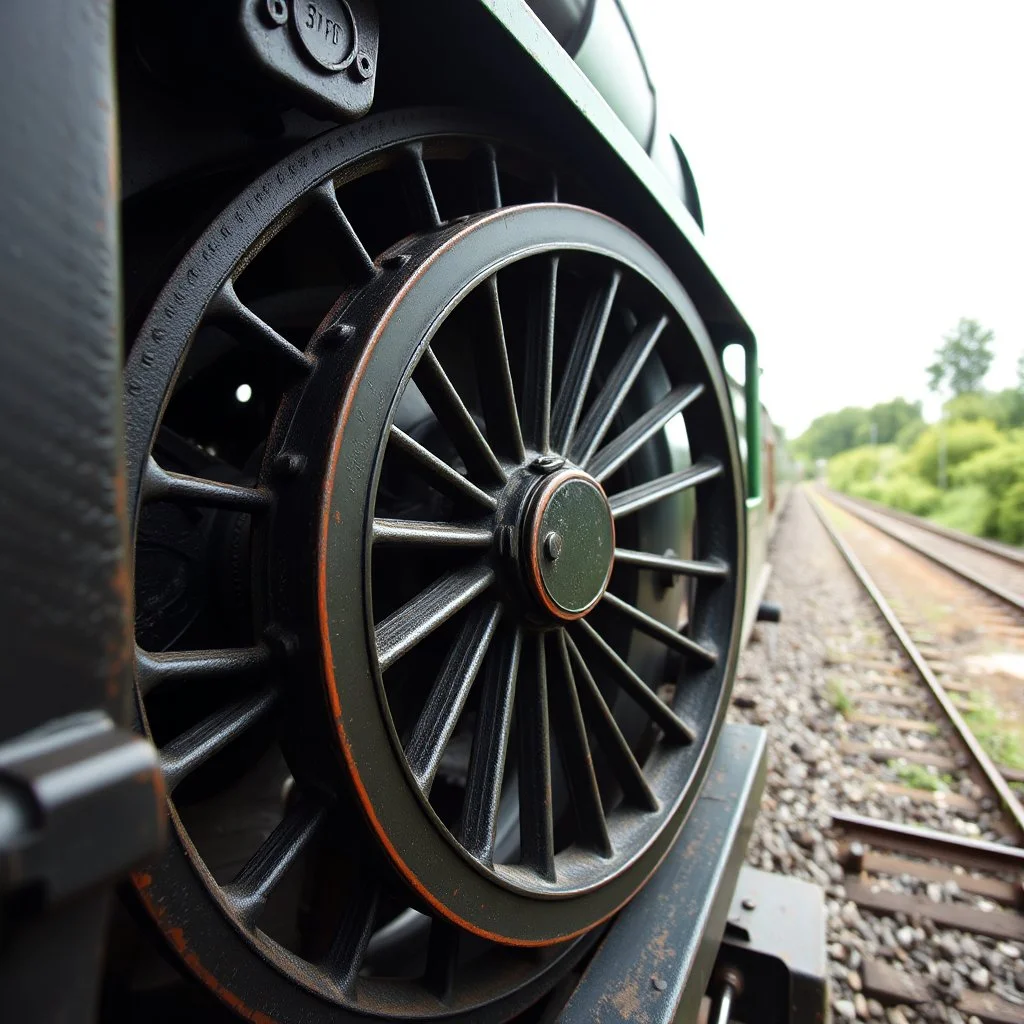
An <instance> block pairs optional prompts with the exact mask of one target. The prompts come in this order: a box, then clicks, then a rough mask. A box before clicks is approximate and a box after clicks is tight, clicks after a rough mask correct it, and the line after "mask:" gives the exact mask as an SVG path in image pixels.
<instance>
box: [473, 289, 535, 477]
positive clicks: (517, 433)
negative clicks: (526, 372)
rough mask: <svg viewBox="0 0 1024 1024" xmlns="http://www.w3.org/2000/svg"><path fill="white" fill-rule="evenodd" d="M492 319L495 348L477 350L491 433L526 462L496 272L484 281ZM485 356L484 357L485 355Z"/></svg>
mask: <svg viewBox="0 0 1024 1024" xmlns="http://www.w3.org/2000/svg"><path fill="white" fill-rule="evenodd" d="M482 287H483V289H484V292H485V299H486V301H487V304H488V307H489V311H490V319H491V328H492V329H491V345H492V347H491V348H487V347H486V346H483V345H481V347H480V349H479V350H478V352H477V379H478V381H479V386H480V396H481V401H482V403H483V409H484V421H485V422H486V424H487V436H488V437H489V438H490V439H491V441H492V442H493V444H494V445H495V447H497V449H498V450H499V451H500V452H501V453H502V454H504V455H506V456H507V457H508V458H510V459H513V460H514V461H516V462H522V461H523V460H524V459H525V458H526V451H525V449H524V448H523V434H522V430H521V429H520V426H519V410H518V408H517V407H516V393H515V388H514V387H513V385H512V368H511V366H510V365H509V361H508V348H507V346H506V344H505V322H504V320H503V319H502V316H501V299H500V296H499V295H498V275H497V274H492V275H491V276H490V277H489V278H488V279H487V280H486V281H485V282H484V284H483V286H482ZM481 357H483V358H481Z"/></svg>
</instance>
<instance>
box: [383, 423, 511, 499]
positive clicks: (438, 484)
mask: <svg viewBox="0 0 1024 1024" xmlns="http://www.w3.org/2000/svg"><path fill="white" fill-rule="evenodd" d="M390 440H391V443H392V444H394V446H395V450H396V451H397V452H399V453H400V454H401V455H402V456H403V457H404V458H405V460H406V461H407V462H408V463H410V464H411V465H412V466H413V467H414V468H415V469H417V470H419V471H420V473H421V474H422V476H423V478H424V479H425V480H426V482H427V483H428V484H430V486H431V487H433V488H434V489H435V490H436V491H439V492H440V493H441V494H445V495H447V496H448V497H449V498H453V499H454V500H456V501H464V500H469V501H472V502H474V503H475V504H477V505H482V506H483V507H484V508H486V509H495V508H497V507H498V502H497V500H496V499H495V498H493V497H492V496H491V495H490V494H488V493H487V492H486V491H482V490H481V489H480V488H479V487H477V485H476V484H475V483H473V482H472V481H471V480H467V479H466V478H465V477H464V476H463V475H462V474H461V473H456V472H455V470H454V469H452V467H451V466H449V465H448V463H447V462H444V461H442V460H441V459H439V458H438V457H437V456H436V455H435V454H434V453H433V452H432V451H429V450H428V449H426V448H424V447H423V445H421V444H420V443H419V442H418V441H414V440H413V439H412V438H411V437H410V436H409V435H408V434H406V433H405V432H404V431H402V430H399V428H398V427H395V426H392V428H391V434H390Z"/></svg>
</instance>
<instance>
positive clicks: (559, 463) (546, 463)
mask: <svg viewBox="0 0 1024 1024" xmlns="http://www.w3.org/2000/svg"><path fill="white" fill-rule="evenodd" d="M564 465H565V459H563V458H562V456H561V455H538V456H537V458H535V459H534V460H533V462H531V463H530V468H531V469H535V470H537V471H538V472H540V473H553V472H554V471H555V470H556V469H561V468H562V467H563V466H564Z"/></svg>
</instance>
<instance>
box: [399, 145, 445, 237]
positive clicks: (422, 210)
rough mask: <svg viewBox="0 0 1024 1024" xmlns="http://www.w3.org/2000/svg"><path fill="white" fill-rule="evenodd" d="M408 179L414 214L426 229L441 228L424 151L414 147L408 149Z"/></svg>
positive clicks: (419, 147) (416, 146)
mask: <svg viewBox="0 0 1024 1024" xmlns="http://www.w3.org/2000/svg"><path fill="white" fill-rule="evenodd" d="M405 164H406V168H407V171H406V178H407V180H408V183H409V201H410V205H411V206H412V208H413V212H414V213H415V215H416V216H417V217H418V218H419V219H420V222H421V224H422V226H423V227H425V228H436V227H440V226H441V217H440V215H439V214H438V212H437V200H436V199H435V198H434V190H433V189H432V188H431V187H430V175H428V174H427V166H426V164H425V163H424V162H423V149H422V147H421V146H419V145H412V146H409V147H407V149H406V161H405Z"/></svg>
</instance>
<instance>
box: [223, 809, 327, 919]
mask: <svg viewBox="0 0 1024 1024" xmlns="http://www.w3.org/2000/svg"><path fill="white" fill-rule="evenodd" d="M323 820H324V810H323V808H322V807H320V806H318V805H316V804H314V803H305V804H303V803H299V804H296V805H295V807H293V808H292V809H291V810H290V811H288V813H287V814H286V815H285V816H284V818H283V819H282V820H281V822H280V824H279V825H278V826H277V828H275V829H274V831H273V832H271V833H270V835H269V836H268V837H267V839H266V841H265V842H264V843H262V844H261V845H260V847H259V849H258V850H257V851H256V852H255V853H254V854H253V855H252V856H251V857H250V858H249V860H248V861H247V862H246V864H245V867H243V868H242V870H241V871H239V873H238V874H237V875H236V876H235V878H234V879H233V880H232V882H231V883H230V885H226V886H225V887H224V895H225V896H226V897H227V898H228V901H229V902H230V903H231V905H232V907H234V909H235V911H236V913H238V915H239V916H240V917H241V918H242V920H243V921H244V922H245V923H246V924H247V925H248V926H249V927H252V926H253V925H254V924H255V923H256V921H257V919H258V918H259V915H260V912H261V911H262V910H263V907H264V906H265V905H266V902H267V900H268V899H269V898H270V894H271V893H272V892H273V891H274V889H275V888H276V886H277V884H278V883H279V882H280V881H281V879H282V878H283V877H284V875H285V872H286V871H287V870H288V869H289V868H290V867H291V866H292V864H294V863H295V860H296V858H297V857H298V856H299V854H300V853H302V851H303V850H304V849H305V848H306V846H307V845H308V844H309V842H310V840H311V839H312V838H313V836H315V835H316V833H317V831H318V829H319V828H320V826H321V825H322V824H323Z"/></svg>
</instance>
